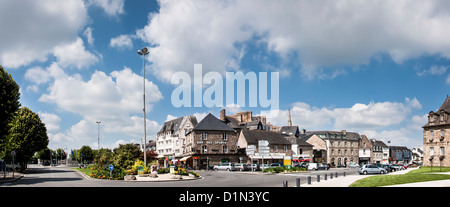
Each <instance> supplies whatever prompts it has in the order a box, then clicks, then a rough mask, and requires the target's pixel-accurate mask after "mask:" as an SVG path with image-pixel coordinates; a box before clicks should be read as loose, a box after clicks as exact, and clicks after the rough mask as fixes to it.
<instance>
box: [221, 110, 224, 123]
mask: <svg viewBox="0 0 450 207" xmlns="http://www.w3.org/2000/svg"><path fill="white" fill-rule="evenodd" d="M220 121H225V109H222V111H220Z"/></svg>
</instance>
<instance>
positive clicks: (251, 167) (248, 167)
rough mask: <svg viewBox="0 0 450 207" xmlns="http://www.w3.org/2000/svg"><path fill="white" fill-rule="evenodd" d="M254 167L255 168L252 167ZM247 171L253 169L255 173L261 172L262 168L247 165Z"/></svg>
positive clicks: (255, 165)
mask: <svg viewBox="0 0 450 207" xmlns="http://www.w3.org/2000/svg"><path fill="white" fill-rule="evenodd" d="M252 165H253V166H252ZM247 169H248V170H252V169H253V171H258V170H261V168H260V167H259V165H258V164H248V165H247Z"/></svg>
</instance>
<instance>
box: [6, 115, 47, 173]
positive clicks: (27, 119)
mask: <svg viewBox="0 0 450 207" xmlns="http://www.w3.org/2000/svg"><path fill="white" fill-rule="evenodd" d="M8 127H9V134H8V135H7V148H8V150H9V151H12V150H14V151H16V161H17V162H19V163H20V167H21V169H22V170H23V169H25V167H26V163H27V162H28V161H30V159H31V157H33V155H34V153H36V152H37V151H40V150H41V149H44V148H46V147H47V145H48V142H49V140H48V136H47V129H46V128H45V124H44V123H42V121H41V119H40V118H39V115H37V114H36V113H34V112H32V111H31V110H30V109H29V108H27V107H22V108H20V109H19V110H18V111H17V112H16V113H15V115H14V116H13V118H12V119H11V121H10V122H9V123H8Z"/></svg>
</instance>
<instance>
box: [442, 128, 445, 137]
mask: <svg viewBox="0 0 450 207" xmlns="http://www.w3.org/2000/svg"><path fill="white" fill-rule="evenodd" d="M444 133H445V131H444V130H443V129H441V137H443V136H444Z"/></svg>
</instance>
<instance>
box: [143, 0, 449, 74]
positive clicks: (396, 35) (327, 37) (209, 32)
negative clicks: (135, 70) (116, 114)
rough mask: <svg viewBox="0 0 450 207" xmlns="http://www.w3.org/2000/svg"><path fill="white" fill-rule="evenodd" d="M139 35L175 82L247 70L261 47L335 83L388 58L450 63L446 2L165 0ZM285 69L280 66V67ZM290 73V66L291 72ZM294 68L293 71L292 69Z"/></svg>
mask: <svg viewBox="0 0 450 207" xmlns="http://www.w3.org/2000/svg"><path fill="white" fill-rule="evenodd" d="M159 4H160V10H159V12H158V13H152V14H150V15H149V21H148V24H147V25H146V26H145V27H144V28H142V29H140V30H138V31H137V36H138V37H140V38H141V39H142V40H144V41H146V42H147V43H150V44H151V45H154V47H152V48H151V49H150V55H149V57H148V58H149V60H150V61H151V62H152V63H153V64H154V68H155V69H156V71H155V73H156V75H157V76H158V77H159V78H160V79H162V80H166V81H170V77H171V74H173V73H174V72H176V71H188V72H192V71H193V67H192V65H193V64H195V63H202V64H203V66H204V67H203V68H204V70H205V72H208V71H211V70H216V71H225V70H239V69H240V62H241V60H242V57H243V54H244V55H245V54H246V50H247V49H246V48H247V47H246V46H248V44H249V43H253V42H256V43H258V45H263V47H264V49H265V50H266V51H267V52H268V53H274V54H276V55H277V56H279V57H280V58H281V60H282V62H291V61H294V62H299V63H300V66H301V67H300V68H301V69H300V70H301V71H300V72H301V74H302V75H303V76H304V77H306V78H309V79H314V78H327V77H328V78H333V77H335V76H338V75H340V74H343V73H345V71H344V70H343V69H342V68H340V69H336V67H332V66H344V68H345V66H358V65H361V64H368V63H369V62H370V60H371V59H372V58H376V57H378V56H379V55H380V54H387V55H388V57H390V58H391V59H392V60H393V61H394V62H396V63H399V64H401V63H402V62H403V61H405V60H408V59H410V58H415V57H418V56H421V55H438V56H440V57H443V58H446V59H450V49H449V48H450V40H449V39H448V38H447V37H448V36H449V35H450V28H449V27H447V26H446V25H448V24H450V15H449V12H448V11H450V10H449V9H448V8H450V4H448V2H446V1H440V0H435V1H382V2H380V1H370V2H361V1H356V2H355V1H352V2H348V1H344V0H329V1H325V2H324V1H282V2H279V1H269V0H263V1H261V0H258V1H211V0H203V1H199V0H186V1H169V0H161V1H159ZM279 66H280V67H281V66H282V64H281V65H277V66H276V67H279ZM283 69H284V68H283ZM290 70H292V68H290Z"/></svg>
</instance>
